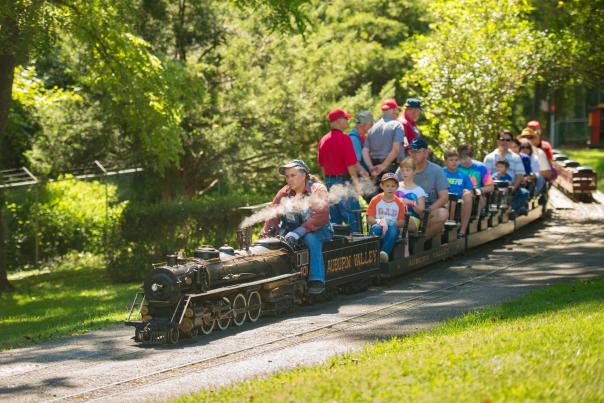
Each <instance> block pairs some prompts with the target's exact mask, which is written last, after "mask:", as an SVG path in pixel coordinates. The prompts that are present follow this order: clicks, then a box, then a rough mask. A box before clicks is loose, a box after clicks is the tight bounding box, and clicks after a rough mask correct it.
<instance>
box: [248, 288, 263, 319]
mask: <svg viewBox="0 0 604 403" xmlns="http://www.w3.org/2000/svg"><path fill="white" fill-rule="evenodd" d="M261 314H262V298H261V297H260V293H259V292H258V291H252V292H251V293H250V295H249V296H248V297H247V318H248V319H249V320H250V322H252V323H254V322H256V321H257V320H258V319H260V315H261Z"/></svg>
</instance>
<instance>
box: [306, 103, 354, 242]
mask: <svg viewBox="0 0 604 403" xmlns="http://www.w3.org/2000/svg"><path fill="white" fill-rule="evenodd" d="M351 117H352V115H350V114H349V113H346V112H345V111H344V110H342V109H340V108H336V109H332V110H331V111H330V112H329V113H328V114H327V119H328V120H329V124H330V125H331V130H330V131H329V132H328V133H327V134H325V135H324V136H323V137H322V138H321V141H319V147H318V153H317V160H318V162H319V165H320V166H321V168H322V169H323V176H324V177H325V185H326V186H327V189H330V190H331V188H332V187H333V186H335V185H340V188H339V189H338V191H337V192H334V191H332V192H331V193H332V199H333V198H334V196H335V198H336V201H337V202H336V203H332V204H331V205H330V207H329V214H330V220H331V222H332V223H334V224H342V222H345V223H347V224H350V226H351V227H352V230H353V231H354V232H357V231H360V229H361V228H360V223H358V224H359V225H357V223H356V222H355V215H354V213H353V211H354V210H360V208H361V207H360V205H359V201H358V200H357V198H356V194H355V190H354V188H352V187H351V186H347V185H350V181H351V180H352V183H354V185H355V188H359V180H358V176H357V172H358V171H360V169H361V168H360V165H359V162H358V160H357V156H356V154H355V152H354V147H353V145H352V140H351V139H350V137H348V136H347V135H345V134H344V130H346V129H347V128H348V119H350V118H351ZM338 199H339V200H338Z"/></svg>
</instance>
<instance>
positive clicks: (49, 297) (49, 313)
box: [0, 253, 140, 350]
mask: <svg viewBox="0 0 604 403" xmlns="http://www.w3.org/2000/svg"><path fill="white" fill-rule="evenodd" d="M9 279H10V280H11V284H12V285H14V286H15V288H16V289H17V290H16V291H15V292H11V293H4V294H2V295H1V296H0V306H1V307H2V310H1V311H0V350H6V349H10V348H15V347H21V346H27V345H30V344H34V343H38V342H40V341H43V340H48V339H52V338H56V337H61V336H68V335H73V334H80V333H85V332H88V331H90V330H93V329H99V328H102V327H105V326H108V325H112V324H116V323H118V322H119V321H121V320H124V318H125V315H126V313H127V311H126V309H127V307H128V305H129V303H130V302H132V299H133V298H134V294H135V293H136V291H137V290H138V288H139V287H140V284H111V283H110V281H109V280H108V279H107V278H106V275H105V268H104V263H103V259H102V256H96V255H91V254H75V253H74V254H71V255H68V256H66V257H64V258H62V259H61V260H59V261H57V262H55V263H53V264H50V265H48V266H47V267H44V268H41V269H38V270H28V271H21V272H16V273H13V274H10V275H9Z"/></svg>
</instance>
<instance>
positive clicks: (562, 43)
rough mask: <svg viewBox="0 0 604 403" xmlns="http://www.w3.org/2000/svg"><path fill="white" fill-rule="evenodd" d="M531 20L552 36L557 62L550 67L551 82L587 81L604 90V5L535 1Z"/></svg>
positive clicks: (586, 0)
mask: <svg viewBox="0 0 604 403" xmlns="http://www.w3.org/2000/svg"><path fill="white" fill-rule="evenodd" d="M531 4H532V5H533V7H534V10H533V12H532V13H531V18H532V19H533V20H534V21H535V22H536V23H537V25H538V26H539V27H540V28H541V29H543V30H546V31H547V32H549V35H550V36H549V39H550V41H552V42H554V43H555V44H556V51H557V54H556V56H557V58H556V60H553V63H551V64H550V65H548V66H546V67H547V70H548V75H549V77H548V78H550V77H551V78H556V79H557V81H558V82H557V83H556V84H558V83H559V82H564V81H571V82H572V81H583V82H587V83H589V84H591V85H592V86H593V87H595V88H600V89H602V88H604V69H603V68H602V67H603V66H604V43H603V42H602V36H603V35H604V1H603V0H567V1H550V0H532V1H531Z"/></svg>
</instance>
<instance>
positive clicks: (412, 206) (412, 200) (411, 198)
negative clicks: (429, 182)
mask: <svg viewBox="0 0 604 403" xmlns="http://www.w3.org/2000/svg"><path fill="white" fill-rule="evenodd" d="M399 169H400V172H401V176H402V177H403V180H402V181H401V182H399V184H398V190H397V191H396V195H397V196H398V197H399V198H400V199H401V200H402V201H403V204H404V205H405V207H406V208H407V211H408V212H409V215H410V217H409V232H417V231H419V225H420V219H421V217H422V216H423V215H424V208H425V206H426V192H424V189H422V188H421V187H419V186H417V185H416V184H415V182H414V181H413V178H414V176H415V162H414V161H413V159H412V158H409V157H407V158H405V159H404V160H402V161H401V163H400V164H399Z"/></svg>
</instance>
